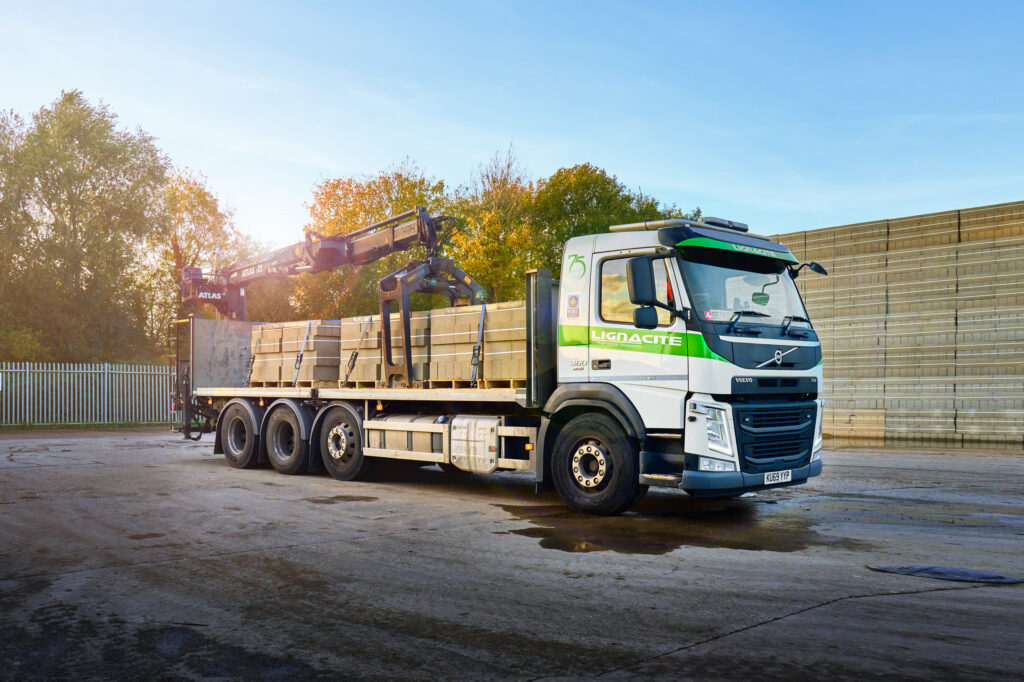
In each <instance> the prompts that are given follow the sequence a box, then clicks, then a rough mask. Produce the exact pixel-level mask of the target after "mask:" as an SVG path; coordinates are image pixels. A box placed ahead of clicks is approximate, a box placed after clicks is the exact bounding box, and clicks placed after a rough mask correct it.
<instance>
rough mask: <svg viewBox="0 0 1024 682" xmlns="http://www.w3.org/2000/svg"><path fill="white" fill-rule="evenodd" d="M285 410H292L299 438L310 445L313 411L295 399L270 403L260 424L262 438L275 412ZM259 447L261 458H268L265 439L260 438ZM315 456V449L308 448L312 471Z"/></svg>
mask: <svg viewBox="0 0 1024 682" xmlns="http://www.w3.org/2000/svg"><path fill="white" fill-rule="evenodd" d="M284 408H287V409H289V410H291V411H292V413H293V414H294V415H295V419H296V420H297V421H298V422H299V438H301V439H302V440H304V441H306V442H307V443H309V442H310V440H309V439H310V434H311V433H312V430H313V415H312V414H311V410H309V409H308V408H306V407H304V406H303V405H302V403H300V402H299V401H298V400H295V399H293V398H278V399H277V400H275V401H274V402H272V403H270V405H268V406H267V409H266V411H265V412H264V413H263V421H262V423H261V424H260V435H261V436H262V435H263V434H264V433H266V429H267V423H268V421H269V419H270V415H271V414H273V412H274V411H275V410H278V409H284ZM259 447H260V456H262V457H266V456H267V445H266V443H265V439H264V438H260V440H259ZM313 454H314V453H313V448H312V447H308V446H307V448H306V459H307V462H306V467H307V469H310V468H312V467H313V466H314V464H313ZM317 457H319V453H317Z"/></svg>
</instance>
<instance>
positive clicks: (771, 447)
mask: <svg viewBox="0 0 1024 682" xmlns="http://www.w3.org/2000/svg"><path fill="white" fill-rule="evenodd" d="M805 446H806V444H805V443H804V441H802V440H783V441H776V442H773V443H751V444H750V446H749V447H748V449H747V457H748V458H749V459H760V460H763V459H770V458H772V457H793V456H794V455H799V454H801V453H802V452H803V450H804V447H805Z"/></svg>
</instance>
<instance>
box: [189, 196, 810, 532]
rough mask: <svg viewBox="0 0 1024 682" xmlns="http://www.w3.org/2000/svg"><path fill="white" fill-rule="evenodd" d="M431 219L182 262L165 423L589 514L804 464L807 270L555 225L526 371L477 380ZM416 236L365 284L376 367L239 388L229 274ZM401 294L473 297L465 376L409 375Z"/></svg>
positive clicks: (712, 489) (306, 466)
mask: <svg viewBox="0 0 1024 682" xmlns="http://www.w3.org/2000/svg"><path fill="white" fill-rule="evenodd" d="M449 220H450V219H447V218H444V217H437V218H435V217H432V216H429V215H428V214H427V213H426V211H424V210H423V209H422V208H416V209H413V210H412V211H408V212H406V213H403V214H400V215H399V216H396V217H395V218H392V219H389V220H388V221H382V222H381V223H377V224H375V225H371V226H368V227H367V228H364V229H362V230H358V231H356V232H353V233H350V234H349V235H345V236H341V237H333V238H327V237H322V236H320V235H315V234H314V235H312V236H310V235H307V238H306V241H305V242H304V243H303V244H300V245H296V246H294V247H286V248H285V249H280V250H279V251H277V252H274V254H270V255H269V256H267V257H263V258H256V259H251V260H249V261H247V262H243V263H240V264H238V265H237V266H236V267H233V268H231V269H229V273H228V274H227V275H218V276H207V275H204V274H203V273H202V272H201V271H198V270H195V269H190V270H189V271H188V272H185V273H183V287H184V288H185V291H186V298H190V299H193V300H194V299H197V298H199V299H200V300H207V301H217V302H221V305H220V306H219V309H220V310H221V312H222V313H224V314H223V315H222V318H223V319H206V318H201V317H198V316H194V315H193V316H189V317H188V318H187V319H183V320H178V321H175V322H174V323H172V325H171V329H172V344H173V348H172V364H173V366H174V368H175V382H174V391H173V394H172V400H173V402H174V406H175V409H176V410H178V418H179V426H178V428H180V429H181V430H182V431H183V432H184V434H185V436H186V437H193V438H196V437H198V436H199V435H201V434H202V433H204V432H212V433H213V448H214V452H215V453H219V454H223V455H224V457H225V459H226V460H227V462H228V463H229V464H230V465H231V466H233V467H237V468H248V467H254V466H258V465H260V464H262V463H267V462H269V464H270V465H271V466H273V467H274V468H275V469H276V470H277V471H278V472H280V473H286V474H295V473H304V472H310V471H317V470H326V471H327V473H329V474H330V475H331V476H332V477H334V478H336V479H338V480H342V481H351V480H358V479H364V478H367V477H369V476H370V472H371V470H372V469H373V467H374V466H375V465H376V464H378V463H380V462H383V461H387V460H402V461H407V462H415V463H419V464H420V465H431V464H436V465H439V466H440V467H441V468H442V469H444V470H445V471H449V472H470V473H474V474H492V473H494V472H497V471H523V472H528V473H529V475H532V477H533V481H534V484H535V488H536V490H537V491H538V492H543V491H546V490H552V489H553V490H555V491H557V493H558V495H559V496H560V497H561V499H562V500H564V502H565V504H566V505H567V506H569V507H570V508H572V509H574V510H576V511H579V512H584V513H591V514H601V515H614V514H620V513H622V512H625V511H627V510H629V509H630V508H632V507H633V506H634V505H636V504H637V502H638V501H639V500H640V499H642V498H643V496H644V495H645V494H646V492H647V491H648V489H649V488H650V487H652V486H653V487H660V488H670V489H675V490H679V491H682V492H684V493H686V494H688V495H691V496H695V497H712V498H726V497H735V496H739V495H742V494H744V493H747V492H751V491H758V490H762V489H772V488H776V487H783V486H791V485H798V484H802V483H805V482H806V481H807V480H808V479H810V478H811V477H814V476H818V475H820V473H821V471H822V460H821V452H822V415H823V408H824V400H823V399H822V398H821V397H820V394H821V384H822V353H821V345H820V343H819V340H818V337H817V335H816V333H815V330H814V327H813V325H812V323H811V321H810V319H809V318H808V316H807V312H806V309H805V307H804V305H803V302H802V299H801V296H800V293H799V291H798V289H797V287H796V285H795V280H796V278H797V277H798V276H800V275H801V272H802V271H803V269H804V268H808V269H809V270H810V271H812V272H815V273H818V274H822V275H826V274H827V272H826V271H825V269H824V268H823V267H822V266H820V265H819V264H817V263H803V264H801V263H799V261H798V260H797V259H796V258H795V257H794V256H793V254H792V253H791V252H790V251H789V250H788V249H787V248H786V247H785V246H784V245H782V244H779V243H777V242H774V241H772V240H771V239H769V238H768V237H764V236H760V235H757V234H753V233H751V232H750V231H749V228H748V226H747V225H745V224H743V223H739V222H736V221H731V220H724V219H718V218H710V217H705V218H703V219H699V220H696V219H695V220H690V219H662V220H653V221H645V222H640V223H633V224H624V225H612V226H610V227H609V228H608V231H607V232H603V233H599V234H590V235H586V236H579V237H573V238H571V239H569V240H568V241H567V242H566V243H565V245H564V251H563V256H562V260H561V273H560V277H559V278H558V279H555V278H553V277H552V275H551V273H550V272H549V271H547V270H543V269H536V270H530V271H528V272H525V273H523V277H524V288H525V291H524V298H523V301H522V306H523V308H525V311H524V313H525V314H524V318H525V320H524V324H525V333H524V334H523V337H524V338H525V341H523V342H522V343H523V345H524V346H525V348H524V349H523V350H524V352H525V371H524V374H525V375H524V376H523V377H522V381H508V382H504V383H498V384H497V385H493V382H492V383H491V384H489V383H487V382H486V381H484V382H479V381H477V363H478V360H479V358H478V356H479V351H480V343H481V340H482V337H483V334H482V330H483V326H484V322H483V320H484V313H483V310H484V309H486V303H484V302H483V297H484V296H483V292H484V289H483V287H481V286H480V285H479V284H478V283H476V282H475V280H473V279H472V278H471V277H470V276H469V275H467V274H466V273H465V272H463V271H462V270H460V269H459V268H458V267H456V266H455V264H454V263H453V262H451V261H450V260H448V259H445V258H441V257H439V256H437V254H436V249H437V243H438V241H439V240H438V238H437V234H438V233H439V231H440V228H439V226H444V225H446V224H447V221H449ZM416 245H422V246H426V247H427V249H428V257H427V258H426V259H425V260H419V261H417V260H414V261H411V262H410V263H409V265H407V266H405V267H404V268H402V269H401V270H399V271H398V272H396V273H393V274H392V275H389V276H388V277H385V278H384V279H382V280H381V282H380V284H379V287H378V288H379V292H378V293H379V298H380V315H379V318H377V319H379V321H380V325H381V333H380V343H379V353H380V355H381V358H380V362H381V365H382V367H383V370H382V371H381V373H380V375H379V376H380V380H379V381H377V382H376V383H374V384H365V383H364V384H359V385H354V384H352V383H351V382H349V381H346V380H341V379H339V380H338V381H334V382H299V381H282V382H280V383H278V384H275V385H267V384H263V385H253V382H252V381H250V380H249V378H250V377H251V376H252V362H253V358H254V357H255V355H254V349H253V348H251V345H252V343H253V341H252V339H253V338H254V337H253V327H252V323H249V322H247V321H245V319H244V300H243V299H244V289H243V287H244V284H245V283H246V282H248V281H254V280H255V279H256V278H258V277H260V276H263V275H265V274H267V273H270V274H273V275H289V274H294V273H296V272H304V271H306V272H308V271H317V270H324V269H330V268H334V267H337V266H339V265H341V264H345V263H367V262H371V261H372V260H374V259H376V258H379V257H382V256H383V255H387V254H390V253H394V252H396V251H398V250H403V249H406V248H411V247H412V246H416ZM414 293H415V294H422V293H426V294H432V295H443V296H446V297H447V298H448V304H449V306H456V307H457V306H460V305H462V306H467V305H474V304H476V305H477V307H478V308H480V309H481V313H480V329H481V334H480V337H479V338H478V339H477V344H476V345H475V346H473V353H472V363H473V374H472V379H473V380H472V381H469V382H457V381H451V382H446V383H439V382H431V381H430V380H429V378H424V377H423V376H414V375H413V373H412V372H411V371H410V368H411V366H412V363H413V359H414V358H413V350H414V340H413V338H412V332H411V331H410V329H411V327H410V320H411V319H414V315H415V313H413V312H411V311H410V306H409V301H410V297H411V294H414ZM200 295H201V296H200ZM239 301H242V306H241V307H240V305H239ZM395 307H397V310H396V309H395ZM476 309H477V308H473V309H472V310H474V311H475V310H476ZM396 312H397V315H396V314H395V313H396ZM474 314H475V312H474ZM307 329H308V327H307ZM307 333H308V332H307ZM364 334H365V331H364ZM393 339H398V341H397V342H394V341H393ZM357 352H358V350H357V351H353V356H352V357H351V358H349V363H348V369H351V367H352V364H353V363H354V361H355V353H357ZM396 354H397V355H398V356H400V357H397V358H396V357H395V355H396ZM300 362H301V351H300V352H299V359H298V361H297V362H296V367H298V365H299V363H300ZM342 369H343V370H344V367H343V368H342ZM342 373H344V371H343V372H342ZM295 376H296V377H297V376H298V374H297V373H296V375H295ZM289 378H290V377H289Z"/></svg>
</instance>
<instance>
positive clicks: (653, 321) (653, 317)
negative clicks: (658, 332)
mask: <svg viewBox="0 0 1024 682" xmlns="http://www.w3.org/2000/svg"><path fill="white" fill-rule="evenodd" d="M633 326H634V327H637V328H639V329H656V328H657V327H658V309H657V308H654V307H652V306H644V307H643V308H635V309H634V310H633Z"/></svg>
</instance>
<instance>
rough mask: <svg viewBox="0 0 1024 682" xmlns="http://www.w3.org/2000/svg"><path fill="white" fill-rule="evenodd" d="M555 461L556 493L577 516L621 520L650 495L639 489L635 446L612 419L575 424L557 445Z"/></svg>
mask: <svg viewBox="0 0 1024 682" xmlns="http://www.w3.org/2000/svg"><path fill="white" fill-rule="evenodd" d="M553 455H554V457H553V459H552V462H551V477H552V479H553V481H554V484H555V489H556V490H557V491H558V494H559V495H560V496H561V498H562V499H563V500H564V501H565V503H566V504H567V505H569V506H570V507H572V508H573V509H575V510H576V511H581V512H586V513H588V514H602V515H613V514H621V513H622V512H624V511H626V510H627V509H629V508H631V507H632V506H633V505H635V504H636V503H637V502H639V501H640V500H641V499H642V498H643V496H644V495H645V494H647V486H645V485H640V483H639V474H638V470H637V456H638V455H637V448H636V445H635V444H634V443H633V442H632V441H631V440H630V439H629V438H628V437H627V436H626V434H625V432H624V431H623V430H622V427H620V426H619V424H618V423H617V422H616V421H615V420H613V419H612V418H611V417H608V416H607V415H604V414H601V413H592V414H583V415H580V416H578V417H576V418H574V419H572V420H571V421H570V422H569V423H568V424H566V425H565V426H563V427H562V429H561V431H560V432H559V434H558V438H557V439H555V447H554V453H553Z"/></svg>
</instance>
